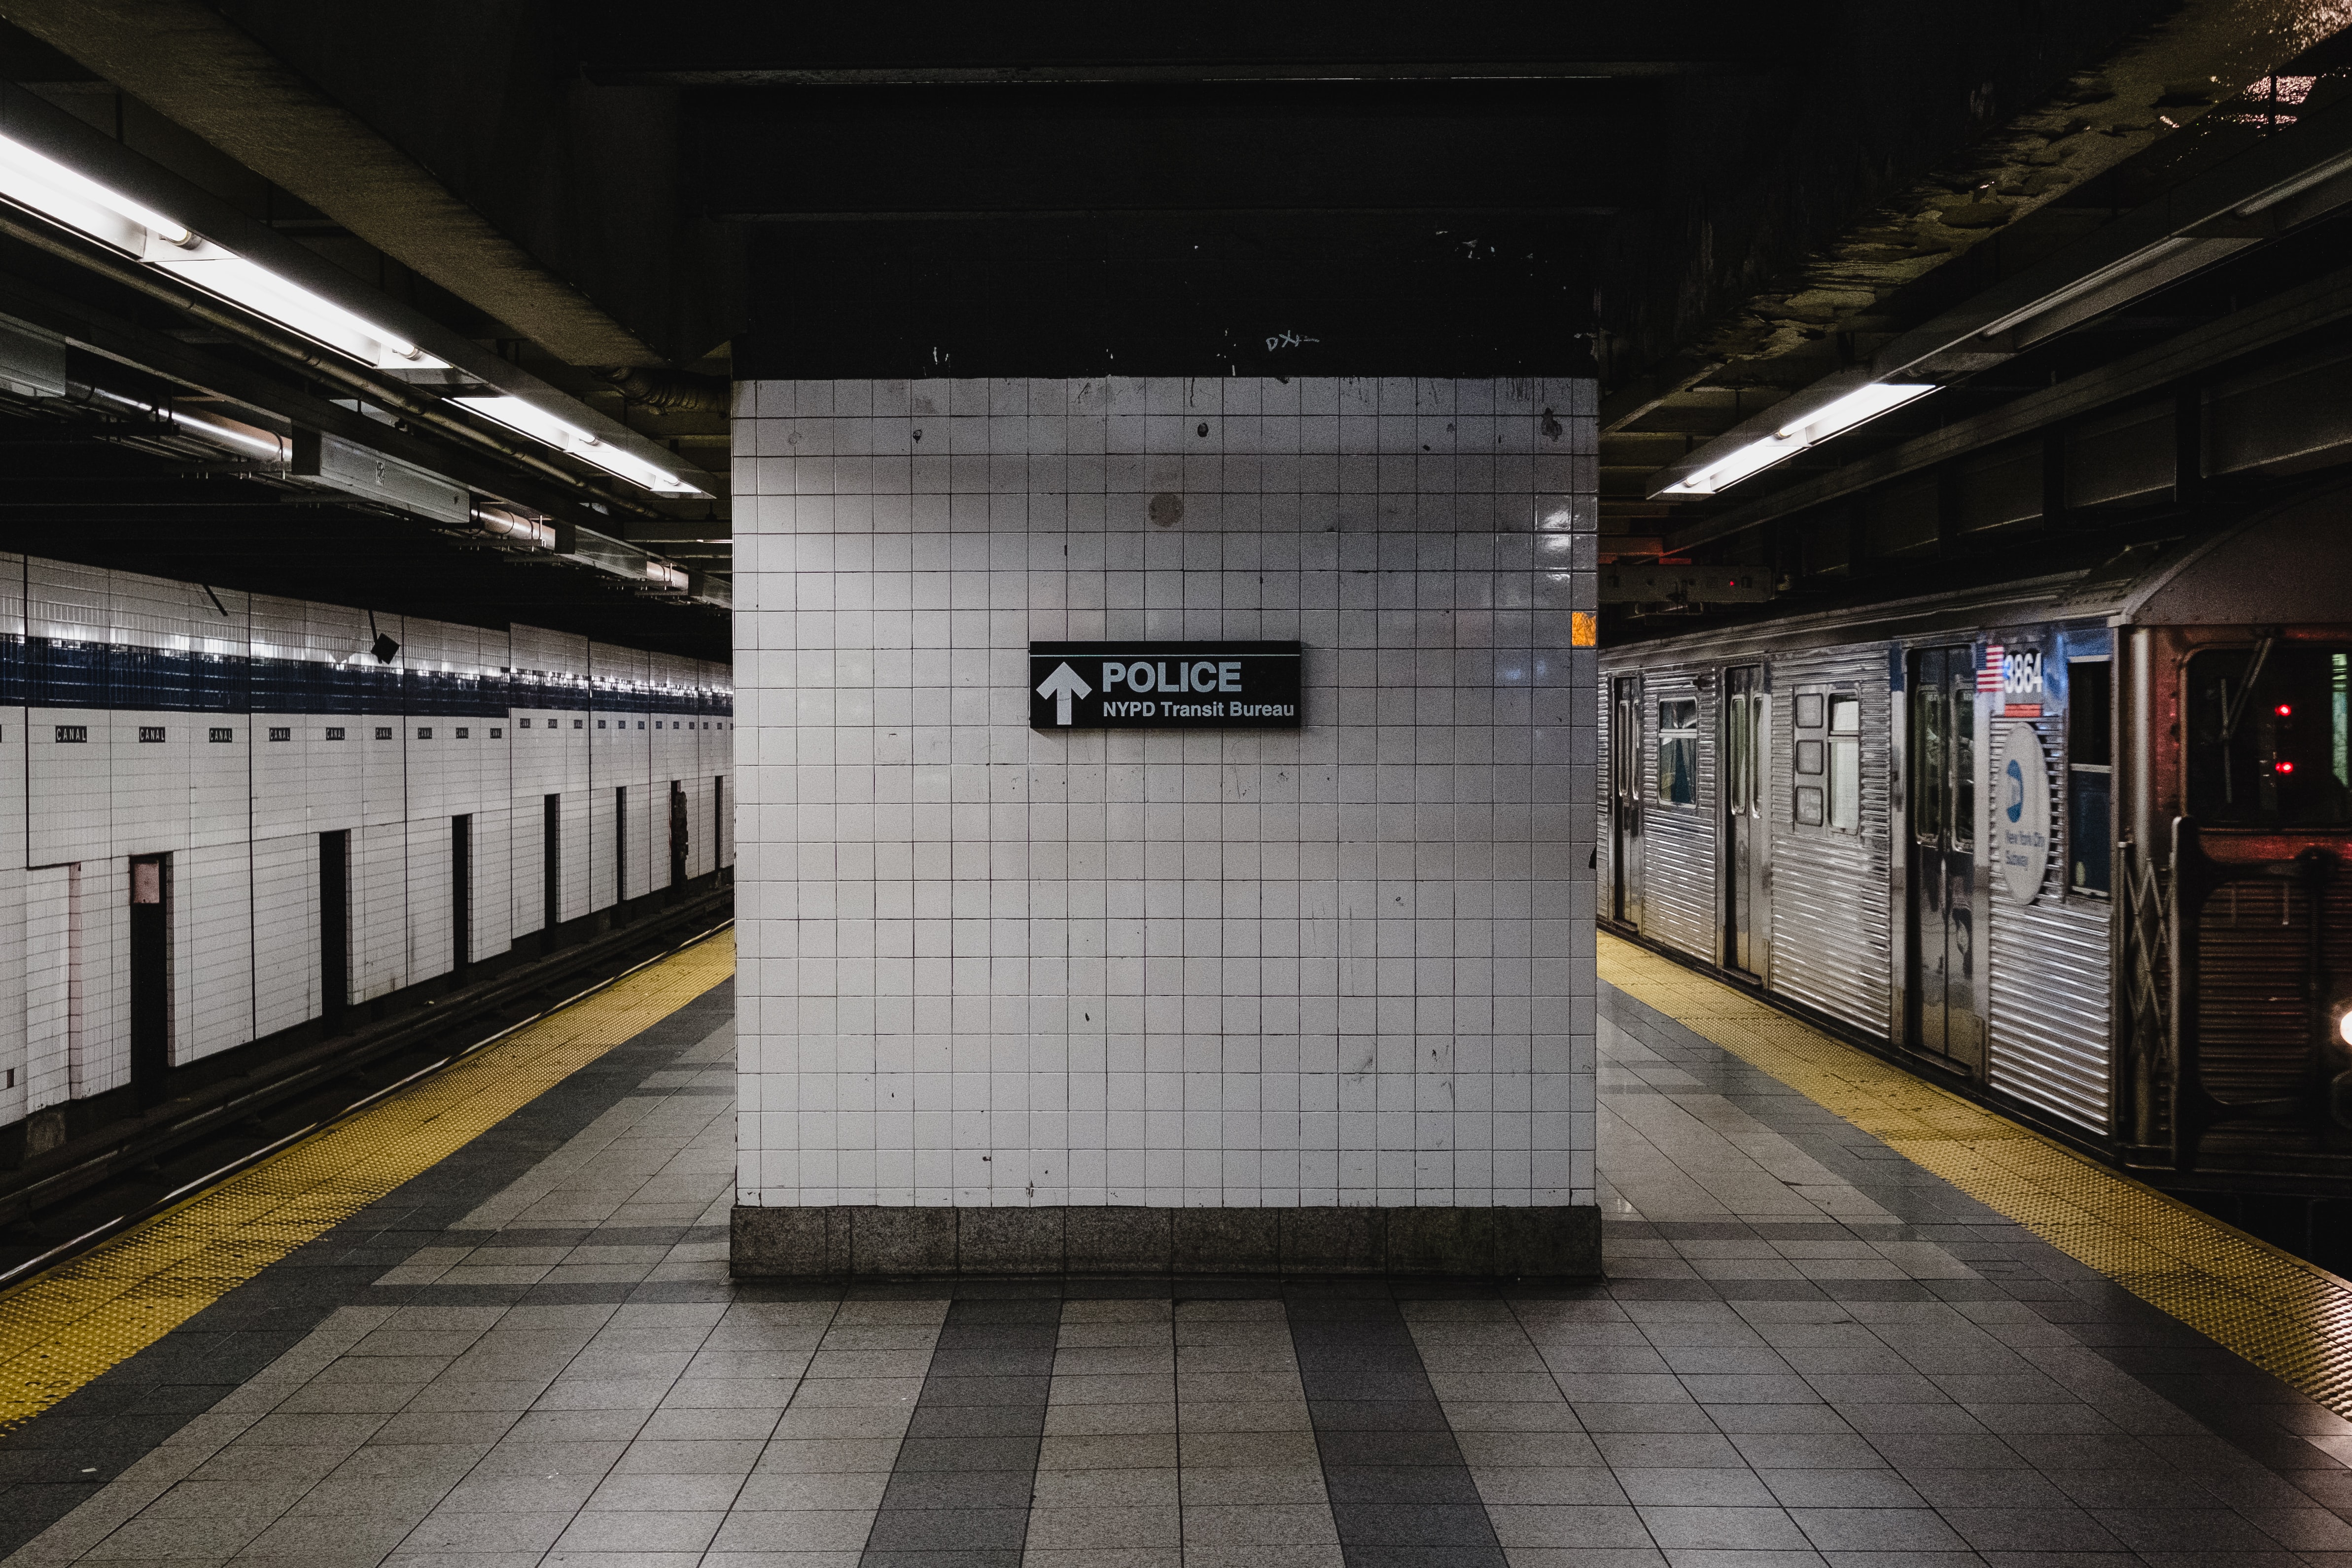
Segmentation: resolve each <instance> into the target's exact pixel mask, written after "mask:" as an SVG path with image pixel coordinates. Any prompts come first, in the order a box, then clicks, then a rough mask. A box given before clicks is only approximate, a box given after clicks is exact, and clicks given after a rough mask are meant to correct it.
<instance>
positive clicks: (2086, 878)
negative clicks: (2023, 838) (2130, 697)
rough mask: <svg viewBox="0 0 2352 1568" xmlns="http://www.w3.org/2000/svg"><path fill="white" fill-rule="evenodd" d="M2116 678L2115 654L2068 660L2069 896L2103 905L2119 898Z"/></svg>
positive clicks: (2066, 880) (2067, 851)
mask: <svg viewBox="0 0 2352 1568" xmlns="http://www.w3.org/2000/svg"><path fill="white" fill-rule="evenodd" d="M2091 671H2096V672H2097V674H2095V675H2091V674H2088V672H2091ZM2115 678H2116V661H2115V655H2114V654H2112V653H2090V654H2084V655H2083V656H2081V657H2079V658H2076V657H2069V658H2068V659H2067V661H2066V802H2065V818H2064V821H2065V838H2064V841H2063V842H2064V844H2065V850H2066V857H2065V860H2066V865H2065V884H2066V895H2067V896H2068V897H2070V898H2084V899H2090V900H2093V901H2095V902H2097V903H2102V904H2105V903H2112V902H2113V901H2114V899H2115V863H2114V858H2115V837H2116V831H2115V758H2116V709H2115ZM2086 686H2087V687H2092V688H2095V692H2094V693H2086V692H2085V689H2084V688H2085V687H2086ZM2086 698H2087V700H2086ZM2094 847H2095V852H2094V853H2090V854H2085V853H2084V851H2085V850H2090V849H2093V848H2094Z"/></svg>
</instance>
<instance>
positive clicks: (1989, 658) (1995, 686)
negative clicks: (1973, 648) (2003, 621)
mask: <svg viewBox="0 0 2352 1568" xmlns="http://www.w3.org/2000/svg"><path fill="white" fill-rule="evenodd" d="M2000 689H2001V679H2000V643H1986V644H1985V651H1984V663H1983V664H1979V665H1978V666H1977V690H1978V691H1979V692H1988V693H1993V692H1999V691H2000Z"/></svg>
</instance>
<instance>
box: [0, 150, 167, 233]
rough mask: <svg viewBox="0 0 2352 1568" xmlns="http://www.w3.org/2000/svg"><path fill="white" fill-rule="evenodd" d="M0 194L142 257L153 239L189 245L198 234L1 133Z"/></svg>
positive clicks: (69, 226)
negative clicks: (193, 233)
mask: <svg viewBox="0 0 2352 1568" xmlns="http://www.w3.org/2000/svg"><path fill="white" fill-rule="evenodd" d="M0 196H5V197H7V198H8V199H9V200H10V201H12V202H15V203H17V204H19V205H22V206H27V207H30V208H32V209H33V210H34V211H35V212H37V213H39V214H42V215H43V216H44V217H48V218H52V219H54V220H56V221H57V222H58V223H61V224H64V225H66V226H67V227H68V228H75V229H79V230H80V231H81V232H82V233H84V234H86V235H89V236H90V237H91V238H93V239H101V240H104V241H105V242H106V243H107V244H109V245H110V246H114V247H115V248H116V249H117V250H127V251H129V252H130V253H131V255H133V256H144V255H145V254H146V252H147V250H148V248H149V241H150V239H151V238H152V239H154V240H160V241H161V242H163V244H164V245H185V244H187V243H188V241H189V240H191V239H193V238H194V237H195V236H194V235H192V234H190V233H189V232H188V228H187V225H184V224H180V223H175V222H173V220H172V219H170V218H167V217H165V216H163V214H161V213H158V212H155V211H154V210H152V208H149V207H145V206H142V205H141V204H139V203H137V202H134V201H132V200H131V198H130V197H128V196H126V195H124V194H122V193H121V192H119V191H115V190H110V189H109V188H108V187H107V186H104V185H101V184H100V183H98V182H97V181H95V180H93V179H90V178H89V176H88V175H85V174H80V173H78V172H75V171H73V170H71V169H68V168H67V167H66V166H65V165H64V164H62V163H60V162H58V161H57V160H56V159H54V158H51V157H48V156H47V154H45V153H40V152H34V151H33V150H32V149H31V148H29V147H27V146H26V145H25V144H24V143H23V142H21V141H12V140H10V139H9V138H7V137H5V136H0Z"/></svg>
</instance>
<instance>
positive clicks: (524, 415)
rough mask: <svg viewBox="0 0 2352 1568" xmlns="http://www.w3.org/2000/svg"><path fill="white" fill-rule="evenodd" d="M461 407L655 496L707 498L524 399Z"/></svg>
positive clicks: (475, 400)
mask: <svg viewBox="0 0 2352 1568" xmlns="http://www.w3.org/2000/svg"><path fill="white" fill-rule="evenodd" d="M449 401H450V402H453V403H456V404H457V406H458V407H460V408H463V409H466V410H468V411H469V412H471V413H478V414H479V415H481V416H482V417H483V418H484V419H487V420H488V421H490V422H491V423H494V424H502V425H504V426H506V427H507V428H508V429H509V430H511V431H516V432H518V433H520V434H524V435H528V436H530V438H531V439H532V440H534V441H538V442H543V443H544V444H547V445H549V446H552V447H554V448H555V449H556V450H557V451H558V452H561V453H563V454H564V455H567V456H572V457H577V458H578V459H580V461H582V462H583V463H586V464H590V465H593V466H595V467H598V468H602V469H603V470H604V472H605V473H607V474H610V475H613V476H615V477H616V478H622V479H626V480H627V481H628V482H629V483H630V484H632V485H637V486H643V487H644V488H646V489H647V490H651V491H652V492H653V493H654V494H655V495H656V496H708V495H709V491H708V490H703V489H698V488H697V487H696V486H692V485H689V484H688V483H687V482H686V481H685V480H683V479H681V478H679V477H678V476H677V475H675V474H673V473H671V472H669V470H667V468H660V467H656V465H653V464H651V463H649V462H647V461H646V459H644V458H642V457H640V456H638V455H636V454H635V453H634V452H626V451H624V450H622V449H621V448H620V447H617V446H614V444H612V443H611V442H608V441H606V440H604V438H603V437H602V436H599V435H596V434H592V433H591V432H589V431H585V430H583V429H581V428H580V427H579V426H578V425H576V424H573V423H571V422H569V421H568V420H563V419H559V418H557V417H556V416H555V415H554V414H551V413H548V412H547V411H546V410H545V409H543V408H541V407H540V406H539V405H538V404H536V403H533V402H526V401H525V400H524V399H522V398H519V397H509V396H506V395H504V394H499V395H493V396H485V397H453V398H451V399H450V400H449Z"/></svg>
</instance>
